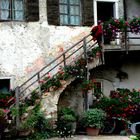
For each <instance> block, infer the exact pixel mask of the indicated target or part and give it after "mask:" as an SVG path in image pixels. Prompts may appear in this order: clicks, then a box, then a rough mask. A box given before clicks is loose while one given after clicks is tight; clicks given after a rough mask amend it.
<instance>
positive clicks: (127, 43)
mask: <svg viewBox="0 0 140 140" xmlns="http://www.w3.org/2000/svg"><path fill="white" fill-rule="evenodd" d="M117 34H118V35H117V36H116V37H115V38H114V39H115V40H118V41H119V43H118V44H116V45H117V46H119V47H120V49H122V50H124V51H126V52H127V53H128V51H129V50H130V49H131V50H133V49H134V50H135V48H134V46H139V48H137V49H138V50H140V41H137V44H136V40H139V39H140V34H139V33H137V34H136V33H132V32H131V31H130V30H129V29H127V30H125V31H123V32H122V31H119V32H117ZM105 39H109V40H111V39H112V38H110V37H105V36H104V35H103V40H105ZM132 40H135V43H132V42H133V41H132ZM121 42H123V43H121ZM122 44H123V45H122ZM104 45H108V44H104ZM114 50H115V49H114ZM105 51H106V49H105Z"/></svg>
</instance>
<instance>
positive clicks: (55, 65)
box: [15, 34, 97, 128]
mask: <svg viewBox="0 0 140 140" xmlns="http://www.w3.org/2000/svg"><path fill="white" fill-rule="evenodd" d="M96 44H97V42H93V40H92V37H91V36H90V34H89V35H87V36H85V37H84V38H82V39H81V40H80V41H78V42H77V43H75V44H74V45H72V46H71V47H70V48H69V49H67V50H66V51H64V52H63V53H62V54H60V55H59V56H57V57H56V58H55V59H54V60H52V61H51V62H49V63H48V64H47V65H46V66H44V67H43V68H42V69H40V70H39V71H38V72H37V73H35V74H34V75H33V76H32V77H31V78H29V79H28V80H27V81H25V82H24V83H23V84H22V85H20V86H17V87H16V89H15V96H16V103H15V104H16V109H17V116H16V126H17V128H18V127H19V124H20V116H19V103H20V101H24V99H25V97H27V96H28V95H30V93H31V91H33V90H35V89H36V90H38V92H39V94H40V95H41V94H42V91H41V83H40V81H41V80H42V79H43V78H44V77H45V76H46V75H48V74H50V73H51V74H52V75H55V74H56V73H57V72H58V69H59V67H60V66H61V67H65V66H67V65H72V64H73V62H74V61H76V60H77V59H78V58H81V57H84V58H85V59H87V52H88V51H90V50H91V49H93V48H94V47H97V45H96Z"/></svg>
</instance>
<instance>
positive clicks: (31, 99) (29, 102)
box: [25, 90, 40, 106]
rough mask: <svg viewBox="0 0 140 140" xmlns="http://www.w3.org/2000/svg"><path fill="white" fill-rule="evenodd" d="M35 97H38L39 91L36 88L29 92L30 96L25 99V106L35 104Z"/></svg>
mask: <svg viewBox="0 0 140 140" xmlns="http://www.w3.org/2000/svg"><path fill="white" fill-rule="evenodd" d="M37 99H40V96H39V93H38V92H37V91H36V90H34V91H32V92H31V95H30V97H28V98H26V99H25V103H26V106H33V105H35V104H36V103H35V101H36V100H37Z"/></svg>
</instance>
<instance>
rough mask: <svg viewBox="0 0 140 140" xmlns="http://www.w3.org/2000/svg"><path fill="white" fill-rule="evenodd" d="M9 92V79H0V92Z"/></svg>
mask: <svg viewBox="0 0 140 140" xmlns="http://www.w3.org/2000/svg"><path fill="white" fill-rule="evenodd" d="M9 91H10V79H0V92H9Z"/></svg>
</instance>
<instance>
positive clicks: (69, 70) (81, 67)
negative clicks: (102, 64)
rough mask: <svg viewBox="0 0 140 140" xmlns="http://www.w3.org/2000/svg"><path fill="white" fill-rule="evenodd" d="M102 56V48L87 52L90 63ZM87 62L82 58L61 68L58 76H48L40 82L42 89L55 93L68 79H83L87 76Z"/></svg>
mask: <svg viewBox="0 0 140 140" xmlns="http://www.w3.org/2000/svg"><path fill="white" fill-rule="evenodd" d="M100 54H101V48H100V47H96V48H93V49H92V50H90V51H89V52H87V58H88V63H90V62H93V59H94V58H95V57H97V56H98V57H99V56H100ZM86 65H87V62H86V60H85V58H82V57H81V58H80V59H78V60H77V61H76V62H74V64H72V65H66V66H65V67H60V68H59V70H58V72H57V74H56V75H54V76H52V77H50V76H47V77H45V78H44V79H43V80H40V83H41V89H42V90H43V91H52V90H53V91H55V90H57V89H58V88H60V87H62V86H63V83H62V80H66V79H68V78H73V77H75V78H78V79H83V78H84V75H85V72H84V71H85V68H86Z"/></svg>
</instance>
